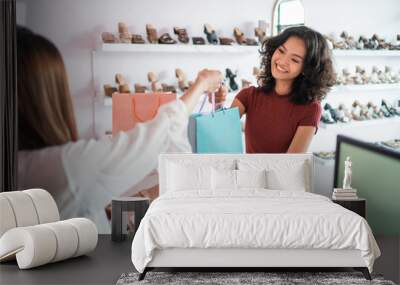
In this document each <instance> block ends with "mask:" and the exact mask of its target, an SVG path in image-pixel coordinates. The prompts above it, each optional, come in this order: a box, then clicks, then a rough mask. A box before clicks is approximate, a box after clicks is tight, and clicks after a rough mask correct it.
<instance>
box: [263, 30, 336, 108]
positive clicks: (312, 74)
mask: <svg viewBox="0 0 400 285" xmlns="http://www.w3.org/2000/svg"><path fill="white" fill-rule="evenodd" d="M290 37H297V38H300V39H302V40H303V41H304V43H305V46H306V56H305V58H304V65H303V66H304V67H303V71H302V73H301V74H300V75H299V76H298V77H296V78H295V80H294V82H293V88H292V92H291V95H290V100H291V102H293V103H295V104H307V103H310V102H313V101H320V100H322V99H324V97H325V96H326V94H327V93H328V91H329V90H330V87H331V86H333V84H334V83H335V80H336V74H335V71H334V68H333V63H332V58H331V51H330V50H329V48H328V45H327V43H326V40H325V38H324V37H323V36H322V35H321V34H320V33H318V32H316V31H314V30H312V29H310V28H308V27H306V26H296V27H290V28H287V29H285V30H284V31H283V32H282V33H280V34H279V35H277V36H275V37H271V38H267V39H266V40H265V41H264V42H263V43H262V45H261V50H260V54H261V72H260V76H259V78H258V84H259V87H260V88H262V89H263V90H264V91H265V93H268V92H269V91H271V90H273V88H274V87H275V79H274V78H273V77H272V72H271V58H272V55H273V54H274V52H275V50H276V49H277V48H278V47H280V46H281V45H282V44H284V43H285V42H286V41H287V39H288V38H290Z"/></svg>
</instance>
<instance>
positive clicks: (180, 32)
mask: <svg viewBox="0 0 400 285" xmlns="http://www.w3.org/2000/svg"><path fill="white" fill-rule="evenodd" d="M174 34H175V35H177V36H178V41H180V42H181V43H184V44H187V43H188V42H189V37H188V34H187V31H186V29H185V28H179V27H174Z"/></svg>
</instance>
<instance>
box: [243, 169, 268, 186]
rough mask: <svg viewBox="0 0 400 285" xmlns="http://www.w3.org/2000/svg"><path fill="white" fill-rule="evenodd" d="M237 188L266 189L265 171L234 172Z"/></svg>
mask: <svg viewBox="0 0 400 285" xmlns="http://www.w3.org/2000/svg"><path fill="white" fill-rule="evenodd" d="M236 177H237V178H236V179H237V187H238V188H267V177H266V171H265V170H236Z"/></svg>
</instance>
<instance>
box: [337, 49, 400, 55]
mask: <svg viewBox="0 0 400 285" xmlns="http://www.w3.org/2000/svg"><path fill="white" fill-rule="evenodd" d="M332 54H333V56H335V57H347V56H351V57H354V56H357V57H358V56H361V57H382V56H385V57H386V56H395V57H396V56H399V57H400V51H399V50H341V49H334V50H332Z"/></svg>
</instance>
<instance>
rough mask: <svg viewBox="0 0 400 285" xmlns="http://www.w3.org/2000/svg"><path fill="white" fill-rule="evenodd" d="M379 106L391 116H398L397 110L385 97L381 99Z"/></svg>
mask: <svg viewBox="0 0 400 285" xmlns="http://www.w3.org/2000/svg"><path fill="white" fill-rule="evenodd" d="M381 106H382V108H383V109H385V110H386V112H387V113H389V114H390V115H391V117H393V116H400V112H398V111H397V110H396V109H395V108H394V107H393V106H392V105H391V104H389V103H388V102H387V101H386V100H385V99H383V100H382V103H381Z"/></svg>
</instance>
